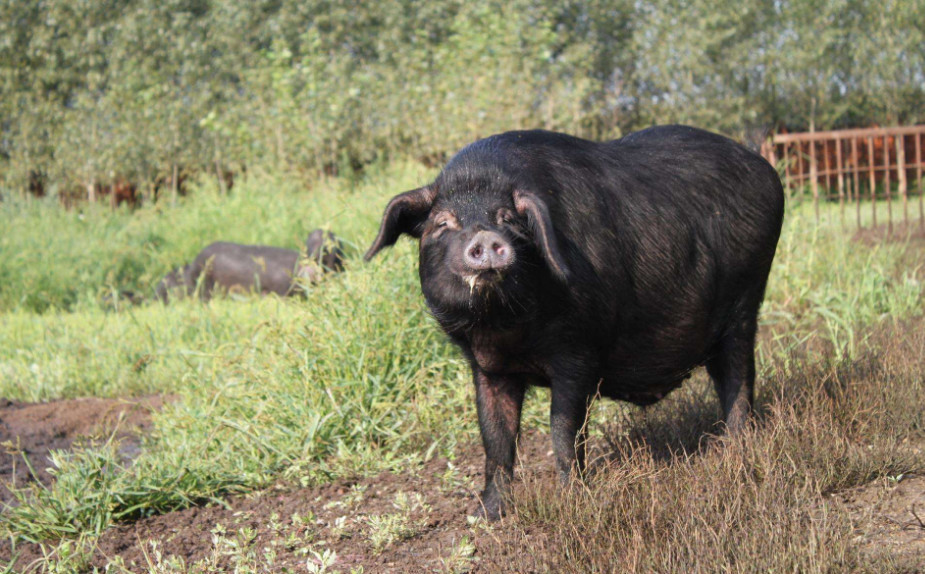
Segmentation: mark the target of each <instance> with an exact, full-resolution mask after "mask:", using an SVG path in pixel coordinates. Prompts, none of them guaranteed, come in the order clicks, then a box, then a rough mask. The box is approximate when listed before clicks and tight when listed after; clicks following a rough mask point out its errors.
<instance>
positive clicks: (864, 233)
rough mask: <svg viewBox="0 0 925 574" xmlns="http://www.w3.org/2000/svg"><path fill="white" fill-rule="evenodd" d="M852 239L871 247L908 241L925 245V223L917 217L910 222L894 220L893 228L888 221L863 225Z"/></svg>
mask: <svg viewBox="0 0 925 574" xmlns="http://www.w3.org/2000/svg"><path fill="white" fill-rule="evenodd" d="M852 241H856V242H858V243H863V244H864V245H867V246H871V247H873V246H875V245H878V244H880V243H884V242H906V241H908V242H909V243H911V244H914V245H922V246H925V224H923V222H922V221H920V220H919V219H918V217H915V218H912V219H910V220H909V222H908V223H905V222H894V223H893V226H892V228H891V227H890V225H889V224H886V223H882V224H880V225H877V226H876V227H862V228H861V229H858V230H857V231H855V233H854V236H853V237H852Z"/></svg>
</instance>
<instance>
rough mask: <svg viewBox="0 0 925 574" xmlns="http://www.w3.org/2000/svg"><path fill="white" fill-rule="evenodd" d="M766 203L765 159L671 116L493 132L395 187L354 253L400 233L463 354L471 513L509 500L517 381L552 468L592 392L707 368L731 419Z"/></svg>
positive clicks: (648, 399) (742, 408)
mask: <svg viewBox="0 0 925 574" xmlns="http://www.w3.org/2000/svg"><path fill="white" fill-rule="evenodd" d="M783 214H784V195H783V189H782V186H781V182H780V178H779V177H778V175H777V172H776V171H775V170H774V168H773V167H772V166H771V165H770V164H768V163H767V162H766V161H765V160H764V159H763V158H762V157H761V156H759V155H757V154H756V153H754V152H752V151H749V150H748V149H746V148H745V147H743V146H741V145H739V144H737V143H735V142H733V141H731V140H729V139H727V138H725V137H722V136H719V135H715V134H712V133H709V132H706V131H702V130H699V129H695V128H691V127H685V126H663V127H654V128H650V129H647V130H643V131H640V132H636V133H633V134H630V135H628V136H626V137H624V138H622V139H619V140H615V141H610V142H604V143H598V142H592V141H587V140H583V139H579V138H575V137H572V136H568V135H565V134H559V133H552V132H547V131H521V132H508V133H504V134H500V135H496V136H492V137H489V138H487V139H483V140H480V141H477V142H475V143H473V144H470V145H469V146H467V147H466V148H464V149H463V150H462V151H460V152H459V153H458V154H456V156H455V157H453V158H452V159H451V160H450V161H449V163H448V164H447V165H446V166H445V167H444V169H443V171H442V172H441V173H440V174H439V175H438V177H437V178H436V180H435V181H434V182H433V183H431V184H429V185H426V186H424V187H422V188H419V189H415V190H412V191H408V192H405V193H402V194H400V195H398V196H396V197H394V198H393V199H392V200H391V201H390V202H389V204H388V206H387V207H386V209H385V214H384V216H383V219H382V224H381V228H380V230H379V234H378V236H377V237H376V239H375V241H374V242H373V244H372V246H371V247H370V249H369V251H368V252H367V253H366V259H367V260H369V259H370V258H372V257H373V256H374V255H375V254H376V253H378V252H379V251H380V250H381V249H382V248H384V247H386V246H389V245H392V244H393V243H395V241H396V240H397V239H398V237H399V236H400V235H401V234H403V233H405V234H408V235H410V236H412V237H415V238H418V239H419V240H420V266H419V269H420V271H419V273H420V279H421V290H422V291H423V293H424V297H425V299H426V302H427V305H428V307H429V309H430V311H431V313H432V314H433V315H434V317H435V318H436V319H437V321H438V322H439V323H440V325H441V327H442V328H443V329H444V331H446V333H447V334H448V335H449V337H450V338H451V339H452V340H453V341H454V342H455V343H456V344H457V345H458V346H459V347H460V348H461V349H462V351H463V353H464V354H465V356H466V358H467V359H468V361H469V364H470V366H471V368H472V374H473V381H474V383H475V388H476V405H477V411H478V420H479V427H480V429H481V434H482V442H483V445H484V447H485V454H486V462H485V489H484V491H483V492H482V505H483V506H482V509H481V512H483V513H484V514H485V515H486V516H487V517H489V518H492V519H494V518H497V517H499V516H500V515H501V514H502V513H503V512H504V509H505V505H506V504H507V501H508V500H509V492H510V480H511V473H512V469H513V464H514V459H515V454H516V453H515V450H516V440H517V436H518V433H519V429H520V414H521V406H522V404H523V399H524V393H525V391H526V389H527V387H528V386H529V385H539V386H545V387H550V389H551V408H550V423H551V424H550V428H551V435H552V443H553V450H554V452H555V457H556V466H557V469H558V471H559V474H560V477H562V479H563V480H566V481H567V480H568V479H569V477H570V475H571V474H572V473H573V472H574V471H578V472H579V473H580V472H581V471H582V470H583V465H584V450H585V449H584V444H585V440H584V431H583V429H584V424H585V419H586V416H587V409H588V406H589V403H590V401H591V399H592V397H594V396H595V395H596V393H598V392H600V394H601V395H603V396H606V397H610V398H613V399H619V400H623V401H629V402H632V403H634V404H637V405H649V404H652V403H654V402H656V401H658V400H660V399H661V398H662V397H664V396H665V395H666V394H667V393H669V392H671V391H672V390H673V389H675V388H677V387H678V386H680V385H681V383H682V382H683V381H684V380H685V379H687V378H688V377H689V376H690V374H691V371H692V370H693V369H695V368H696V367H698V366H700V365H706V367H707V370H708V372H709V374H710V376H711V377H712V379H713V381H714V384H715V388H716V391H717V394H718V395H719V398H720V401H721V403H722V408H723V413H724V420H725V425H726V427H727V429H728V431H729V432H736V431H738V430H740V429H742V428H743V426H744V425H745V424H746V421H747V418H748V415H749V412H750V410H751V405H752V398H753V385H754V381H755V356H754V346H755V332H756V329H757V318H758V309H759V307H760V306H761V301H762V299H763V297H764V290H765V285H766V284H767V280H768V273H769V271H770V269H771V262H772V260H773V259H774V253H775V250H776V247H777V241H778V237H779V235H780V230H781V225H782V221H783Z"/></svg>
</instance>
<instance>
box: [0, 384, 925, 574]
mask: <svg viewBox="0 0 925 574" xmlns="http://www.w3.org/2000/svg"><path fill="white" fill-rule="evenodd" d="M161 402H162V401H161V399H158V398H156V397H152V398H147V399H142V400H136V401H113V400H103V399H82V400H78V401H60V402H56V403H47V404H41V405H24V404H16V403H10V402H7V403H6V405H5V406H2V408H0V421H2V424H0V432H2V440H3V441H13V442H14V444H15V442H16V441H17V440H18V441H19V445H20V446H19V448H21V449H24V450H25V451H26V452H28V454H29V456H30V458H32V459H33V460H35V461H38V460H39V459H42V458H43V457H45V456H47V452H48V450H49V449H56V448H67V446H69V445H71V444H73V442H74V441H75V440H79V439H80V437H83V436H87V435H88V434H94V433H99V432H100V431H101V430H105V429H111V428H112V424H113V423H114V422H115V421H116V420H117V419H118V416H119V413H125V418H124V420H123V422H122V424H121V425H120V431H119V432H120V433H123V434H124V436H126V438H127V439H128V440H125V441H124V442H126V443H127V444H131V440H132V437H136V438H135V440H136V442H135V444H137V433H138V432H139V431H143V430H144V429H145V428H146V426H147V425H148V414H149V413H150V411H151V409H154V408H158V407H159V405H160V404H161ZM110 432H111V430H110ZM519 451H520V455H521V456H520V460H521V461H524V463H523V465H522V466H520V467H519V468H518V473H519V474H523V475H524V476H529V477H530V480H529V481H524V480H520V481H517V482H516V484H518V485H519V486H518V488H525V486H524V484H526V483H531V484H533V485H534V486H535V485H536V484H537V483H545V482H552V481H553V480H554V476H553V472H552V469H553V463H552V453H551V450H550V444H549V438H548V437H547V436H545V435H543V434H541V433H538V432H532V433H528V434H526V435H525V436H524V437H523V438H522V440H521V443H520V448H519ZM483 457H484V454H483V452H482V448H481V445H480V444H470V445H467V446H463V447H460V448H458V449H457V452H456V456H455V458H454V459H453V460H448V459H446V458H440V457H438V458H435V459H432V460H430V461H428V462H426V463H423V464H421V465H419V466H418V467H416V468H414V469H412V470H407V471H404V472H401V473H388V472H387V473H381V474H379V475H378V476H373V477H368V478H363V479H357V480H340V481H336V482H334V483H332V484H327V485H320V486H307V487H299V486H293V485H292V484H288V485H280V486H278V487H275V488H271V489H268V490H266V491H263V492H259V493H254V494H251V495H248V496H241V497H235V498H230V499H228V500H225V501H222V502H220V503H215V504H210V505H206V506H198V507H192V508H188V509H186V510H182V511H177V512H172V513H168V514H164V515H158V516H150V517H147V518H143V519H140V520H137V521H135V522H129V523H122V524H117V525H115V526H113V527H112V528H110V529H109V530H107V531H106V532H105V533H104V534H103V536H102V537H101V538H100V539H99V541H98V543H97V547H96V551H95V554H94V556H93V558H92V561H91V564H89V565H88V571H90V570H91V569H92V568H93V567H96V568H99V569H100V570H102V569H104V568H105V567H106V565H107V564H108V563H112V562H113V561H116V562H117V563H120V564H121V565H122V566H123V567H124V568H125V569H126V570H127V571H130V572H148V571H154V570H155V569H157V568H158V567H160V568H163V569H166V567H167V566H168V565H172V567H174V568H175V570H170V571H190V572H223V571H249V570H247V569H246V568H243V566H244V565H245V564H246V562H247V561H251V562H259V563H260V564H263V565H265V567H264V568H262V569H261V570H260V571H267V572H285V571H287V570H288V571H292V572H306V571H312V570H311V569H312V568H313V567H314V568H316V570H315V571H321V569H322V563H323V562H324V561H325V560H326V559H327V560H328V561H329V563H328V564H327V566H328V567H327V570H326V571H328V572H332V571H339V572H343V573H347V572H350V571H351V570H354V571H360V570H359V567H362V571H363V572H367V573H369V572H512V571H517V572H546V571H549V561H550V558H551V557H556V556H558V552H559V550H557V549H556V548H552V547H551V544H550V540H551V536H550V533H549V532H545V531H543V530H542V529H533V530H526V531H525V530H524V529H523V528H505V523H506V522H508V521H516V520H517V518H516V516H514V517H509V518H505V519H503V520H502V521H501V522H500V523H497V524H494V525H487V524H486V523H484V521H475V520H473V519H472V518H470V516H471V515H472V514H474V513H475V511H476V510H477V508H476V504H477V503H476V494H477V493H478V489H479V487H480V486H481V484H482V476H481V474H482V464H483V461H484V458H483ZM524 465H526V468H525V466H524ZM35 466H36V468H37V470H38V467H41V466H42V465H41V464H35ZM2 472H3V475H2V477H3V478H4V479H6V480H10V479H11V478H12V477H13V476H15V477H16V479H17V481H20V480H26V479H28V476H27V475H26V474H24V473H23V472H22V470H21V465H20V466H17V467H16V469H15V471H14V470H13V466H12V464H11V462H10V456H9V455H5V458H4V462H3V467H2ZM51 478H52V477H50V476H49V475H48V474H47V473H45V474H42V472H41V471H40V472H39V476H38V479H39V480H41V481H47V480H51ZM296 482H297V481H296ZM833 501H834V502H835V503H838V504H843V505H844V506H845V507H846V508H848V509H849V511H850V512H851V514H852V516H853V517H855V518H856V523H857V524H858V525H859V530H858V543H859V544H860V545H861V546H862V548H864V549H865V551H867V552H870V553H872V554H875V555H878V556H879V555H883V556H884V557H885V558H889V559H891V560H893V561H894V562H896V563H898V564H908V565H910V568H912V570H910V571H916V568H917V567H916V566H915V565H916V564H919V565H923V567H925V523H923V522H922V520H920V518H919V517H921V518H922V519H925V476H903V477H899V478H897V477H893V479H892V480H882V481H878V482H875V483H873V484H869V485H866V486H863V487H858V488H854V489H851V490H848V491H845V492H841V493H837V494H835V495H833ZM390 535H391V537H390ZM10 550H11V548H10V546H9V543H8V542H6V541H2V542H0V564H4V563H6V561H8V560H10V553H11V552H10ZM17 550H18V552H19V556H18V561H17V568H18V571H29V569H28V568H29V565H30V564H31V563H33V561H35V560H37V559H40V558H42V556H43V553H42V549H41V548H39V547H37V546H34V545H28V544H26V545H20V546H19V547H18V549H17ZM326 552H328V554H327V555H326ZM326 556H327V558H326ZM270 558H272V562H271V560H270ZM560 558H561V557H560ZM236 566H238V567H239V568H236ZM157 571H162V570H157Z"/></svg>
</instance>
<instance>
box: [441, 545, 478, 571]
mask: <svg viewBox="0 0 925 574" xmlns="http://www.w3.org/2000/svg"><path fill="white" fill-rule="evenodd" d="M475 560H476V558H475V544H473V543H472V541H471V540H469V537H468V536H463V537H462V539H461V540H460V541H459V542H458V543H457V544H456V545H455V546H453V549H452V550H451V551H450V555H449V556H447V557H446V558H441V559H440V564H441V565H442V566H443V571H444V572H446V573H447V574H464V573H465V572H469V571H470V570H471V569H472V566H473V564H472V563H473V562H474V561H475Z"/></svg>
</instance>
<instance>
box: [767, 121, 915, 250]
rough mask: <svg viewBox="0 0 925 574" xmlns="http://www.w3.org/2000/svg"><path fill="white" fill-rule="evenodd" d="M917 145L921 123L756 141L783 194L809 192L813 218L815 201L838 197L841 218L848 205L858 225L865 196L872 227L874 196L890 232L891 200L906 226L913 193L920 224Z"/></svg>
mask: <svg viewBox="0 0 925 574" xmlns="http://www.w3.org/2000/svg"><path fill="white" fill-rule="evenodd" d="M923 147H925V126H907V127H895V128H867V129H851V130H838V131H826V132H807V133H781V134H777V135H775V136H773V137H771V138H769V139H768V141H766V142H765V143H764V145H762V147H761V154H762V155H763V156H764V157H765V159H767V160H768V161H769V162H771V165H774V166H777V168H778V170H779V171H780V172H781V177H782V179H783V182H784V187H785V189H786V191H787V195H788V198H791V199H792V198H793V197H795V196H803V195H808V194H811V195H812V200H813V204H814V205H815V209H816V218H817V219H818V218H819V203H820V201H833V202H834V201H838V203H839V205H840V208H841V218H842V223H844V222H845V219H846V215H845V212H846V210H847V207H848V206H849V205H851V204H854V206H855V210H854V211H855V221H856V225H857V226H858V227H861V226H862V225H861V203H862V202H865V201H866V202H869V204H870V210H871V222H872V225H873V226H874V227H876V226H877V201H883V200H885V201H886V220H887V221H886V223H887V226H888V232H889V233H892V231H893V204H894V202H901V205H902V217H903V222H904V223H905V224H906V225H907V226H908V225H909V221H910V215H909V210H910V203H914V202H915V199H916V197H917V203H918V223H919V225H920V226H921V227H923V228H925V205H923V201H925V199H923V196H925V182H923V179H922V171H923V167H925V164H923V157H922V156H923V149H922V148H923Z"/></svg>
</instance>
